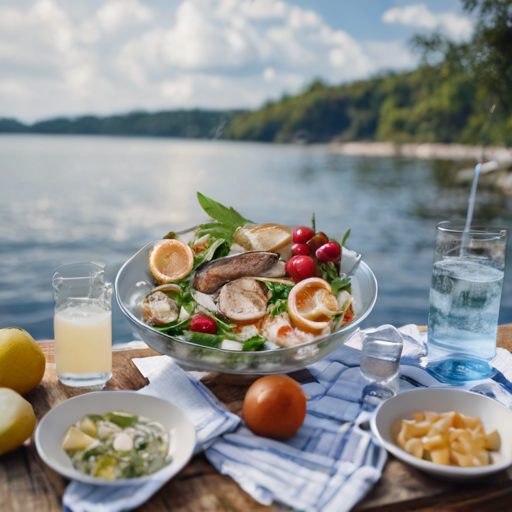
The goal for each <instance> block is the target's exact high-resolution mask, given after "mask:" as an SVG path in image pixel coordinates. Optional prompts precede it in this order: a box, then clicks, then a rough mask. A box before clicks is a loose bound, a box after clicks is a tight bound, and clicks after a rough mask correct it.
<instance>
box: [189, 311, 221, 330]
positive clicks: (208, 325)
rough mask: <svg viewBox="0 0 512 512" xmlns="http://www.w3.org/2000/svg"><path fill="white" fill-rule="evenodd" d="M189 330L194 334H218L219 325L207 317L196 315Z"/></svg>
mask: <svg viewBox="0 0 512 512" xmlns="http://www.w3.org/2000/svg"><path fill="white" fill-rule="evenodd" d="M189 329H190V330H191V331H194V332H205V333H207V334H217V324H216V323H215V320H214V319H213V318H210V317H209V316H205V315H194V316H193V317H192V319H191V320H190V327H189Z"/></svg>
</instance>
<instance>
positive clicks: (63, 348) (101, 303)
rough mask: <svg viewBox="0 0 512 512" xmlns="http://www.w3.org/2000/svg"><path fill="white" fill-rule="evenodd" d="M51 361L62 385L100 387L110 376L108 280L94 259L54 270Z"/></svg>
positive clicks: (110, 344)
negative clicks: (53, 359)
mask: <svg viewBox="0 0 512 512" xmlns="http://www.w3.org/2000/svg"><path fill="white" fill-rule="evenodd" d="M52 285H53V290H54V297H55V317H54V331H55V365H56V370H57V377H58V379H59V380H60V381H61V382H62V383H63V384H65V385H66V386H73V387H86V388H91V389H101V388H103V387H104V386H105V384H106V383H107V381H108V380H109V379H110V377H111V376H112V284H111V283H108V282H107V281H105V274H104V270H103V268H102V267H101V266H100V265H97V264H96V263H74V264H71V265H63V266H61V267H58V268H57V269H56V270H55V273H54V275H53V280H52Z"/></svg>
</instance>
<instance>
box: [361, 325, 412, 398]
mask: <svg viewBox="0 0 512 512" xmlns="http://www.w3.org/2000/svg"><path fill="white" fill-rule="evenodd" d="M403 343H404V342H403V337H402V334H401V333H400V331H398V330H397V329H396V328H395V327H393V326H392V325H383V326H381V327H378V328H377V329H369V330H367V331H366V332H365V334H364V337H363V346H362V350H361V367H360V370H361V375H362V376H363V377H364V378H365V379H366V381H367V384H366V386H365V388H364V390H363V400H364V402H365V403H370V402H373V399H375V398H377V399H378V400H386V399H387V398H390V397H392V396H393V395H395V394H396V393H397V392H398V388H399V383H398V373H399V370H400V359H401V357H402V350H403ZM369 401H370V402H369Z"/></svg>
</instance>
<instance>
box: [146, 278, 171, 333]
mask: <svg viewBox="0 0 512 512" xmlns="http://www.w3.org/2000/svg"><path fill="white" fill-rule="evenodd" d="M164 286H165V285H164ZM162 288H164V287H163V286H159V287H158V289H156V288H155V290H153V291H152V292H151V293H149V294H148V295H146V298H145V299H144V301H143V303H142V318H143V319H144V322H146V323H147V324H149V325H163V324H167V323H169V322H174V320H176V319H177V318H178V315H179V308H178V303H177V302H176V300H174V299H173V298H172V297H169V295H168V294H166V293H164V292H163V291H160V290H161V289H162Z"/></svg>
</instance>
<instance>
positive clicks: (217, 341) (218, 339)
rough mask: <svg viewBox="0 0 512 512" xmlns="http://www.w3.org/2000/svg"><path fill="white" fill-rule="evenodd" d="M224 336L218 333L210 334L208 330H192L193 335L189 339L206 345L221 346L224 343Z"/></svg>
mask: <svg viewBox="0 0 512 512" xmlns="http://www.w3.org/2000/svg"><path fill="white" fill-rule="evenodd" d="M223 339H224V338H222V336H217V334H208V333H206V332H192V337H191V338H190V339H189V340H187V341H190V342H191V343H196V344H197V345H203V346H205V347H213V348H220V346H221V345H222V340H223Z"/></svg>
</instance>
